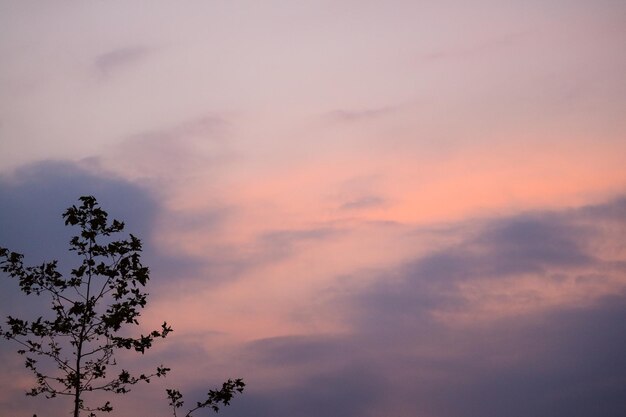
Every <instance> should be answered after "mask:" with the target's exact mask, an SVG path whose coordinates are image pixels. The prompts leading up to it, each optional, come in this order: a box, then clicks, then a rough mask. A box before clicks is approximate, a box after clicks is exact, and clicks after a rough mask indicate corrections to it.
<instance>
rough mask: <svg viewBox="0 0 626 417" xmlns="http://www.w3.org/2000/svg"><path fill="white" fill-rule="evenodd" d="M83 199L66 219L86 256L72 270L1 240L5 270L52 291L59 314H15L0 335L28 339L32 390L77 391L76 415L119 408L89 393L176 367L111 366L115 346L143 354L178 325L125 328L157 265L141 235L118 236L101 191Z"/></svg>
mask: <svg viewBox="0 0 626 417" xmlns="http://www.w3.org/2000/svg"><path fill="white" fill-rule="evenodd" d="M80 201H81V203H82V204H81V205H80V206H79V207H76V206H72V207H70V208H68V209H67V210H66V211H65V213H63V218H64V219H65V224H66V225H70V226H78V227H79V228H80V233H79V234H78V235H76V236H74V237H73V238H72V239H71V240H70V251H73V252H75V253H76V255H78V256H79V257H80V259H81V263H80V265H78V267H76V268H75V269H72V270H71V272H70V273H69V276H67V277H64V276H63V275H62V274H61V273H59V272H58V270H57V261H52V262H44V263H43V264H41V265H39V266H24V264H23V262H22V259H23V255H21V254H19V253H15V252H11V251H9V250H8V249H6V248H1V247H0V270H1V271H3V272H5V273H7V274H8V275H9V276H10V277H11V278H16V279H18V281H19V286H20V289H21V291H22V292H24V293H25V294H27V295H31V294H34V295H37V296H40V295H47V296H49V297H50V302H51V310H52V312H51V317H49V318H44V317H38V318H36V319H35V320H31V321H28V320H23V319H20V318H15V317H11V316H9V317H7V321H6V323H7V325H8V327H7V328H0V334H1V335H2V336H4V337H5V338H6V339H10V340H13V341H15V342H17V343H18V344H19V345H21V346H20V350H18V353H19V354H21V355H23V356H24V357H25V366H26V368H28V369H30V370H31V371H32V372H33V373H34V374H35V377H36V386H35V387H34V388H32V389H31V391H30V392H27V395H31V396H37V395H40V394H44V395H45V396H46V397H47V398H53V397H57V396H69V397H72V399H73V416H74V417H79V415H80V412H81V411H83V410H84V411H87V412H89V416H90V417H95V415H96V414H95V412H96V411H102V412H110V411H112V410H113V407H112V406H111V403H110V401H106V402H105V403H104V404H100V405H97V406H95V407H93V406H87V405H86V404H85V401H84V394H85V393H87V392H92V391H106V392H110V393H115V394H125V393H127V392H129V391H130V387H131V386H132V385H135V384H137V383H139V382H150V379H151V378H153V377H162V376H165V375H166V373H167V372H168V371H169V370H170V369H169V368H166V367H164V366H163V365H161V366H158V367H156V369H155V370H153V371H152V372H150V373H147V374H145V373H142V374H139V375H133V374H131V373H130V372H129V371H128V370H126V369H123V368H122V369H121V371H119V372H118V373H117V372H116V373H115V374H114V375H112V376H111V373H112V372H109V371H110V370H111V368H113V367H114V366H115V365H117V363H116V360H115V355H114V354H115V351H116V350H118V349H132V350H134V351H136V352H139V353H142V354H143V353H145V351H146V350H147V349H149V348H150V347H151V346H152V344H153V343H154V341H155V339H159V338H165V337H166V336H167V335H168V334H169V333H170V332H172V328H171V327H170V326H169V325H168V324H167V323H166V322H164V323H163V324H162V325H161V328H160V329H158V330H153V331H152V332H150V333H148V334H147V335H143V334H142V335H140V336H139V337H137V338H133V337H126V336H125V334H126V332H123V329H124V327H127V326H128V325H131V326H132V325H138V324H139V323H138V318H139V316H140V312H141V309H143V308H144V307H145V306H146V301H147V293H145V292H144V291H143V288H144V287H145V285H146V283H147V282H148V280H149V270H148V268H147V267H146V266H144V265H142V263H141V260H140V254H141V250H142V246H141V241H140V240H139V239H138V238H136V237H135V236H133V235H132V234H131V235H129V237H128V239H126V240H114V239H113V238H112V237H111V236H112V235H114V234H116V233H120V232H122V230H123V229H124V223H122V222H120V221H117V220H113V221H112V222H111V223H109V222H108V215H107V213H106V212H105V211H104V210H102V209H101V208H100V207H99V205H98V203H97V201H96V199H95V198H94V197H93V196H83V197H81V198H80ZM41 359H47V360H48V361H49V362H51V363H52V364H53V365H54V366H55V369H56V370H55V372H54V373H53V374H48V373H46V372H44V371H42V370H41V369H42V368H41V366H40V363H39V361H40V360H41ZM244 385H245V384H244V383H243V381H242V380H241V379H237V380H228V381H227V382H225V383H224V385H223V387H222V389H221V390H217V391H213V390H212V391H209V393H208V398H207V400H206V401H204V402H199V403H197V405H198V407H196V409H198V408H204V407H211V408H212V409H214V410H215V411H217V410H218V409H219V407H218V404H220V403H221V404H224V405H228V404H229V401H230V399H231V398H232V396H233V394H234V393H235V392H241V391H243V387H244ZM167 393H168V398H169V399H170V405H171V406H172V407H173V408H174V414H175V410H176V408H178V407H180V406H182V400H181V398H182V395H181V394H180V392H179V391H178V390H173V389H168V390H167ZM172 395H174V396H176V397H177V402H176V404H172ZM196 409H193V410H190V412H189V413H188V414H187V415H191V413H192V412H193V411H195V410H196Z"/></svg>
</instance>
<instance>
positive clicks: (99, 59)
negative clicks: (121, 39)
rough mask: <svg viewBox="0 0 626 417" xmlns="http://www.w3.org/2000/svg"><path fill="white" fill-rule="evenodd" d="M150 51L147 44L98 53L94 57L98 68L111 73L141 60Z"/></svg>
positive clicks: (103, 73)
mask: <svg viewBox="0 0 626 417" xmlns="http://www.w3.org/2000/svg"><path fill="white" fill-rule="evenodd" d="M149 53H150V48H148V47H146V46H127V47H122V48H118V49H114V50H111V51H109V52H106V53H103V54H101V55H98V56H96V57H95V59H94V66H95V68H96V70H97V71H98V72H99V73H100V74H102V75H110V74H112V73H113V72H114V71H116V70H119V69H121V68H124V67H128V66H130V65H132V64H134V63H136V62H139V61H140V60H142V59H143V58H145V57H146V56H147V55H148V54H149Z"/></svg>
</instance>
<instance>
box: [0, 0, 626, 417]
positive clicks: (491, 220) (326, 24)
mask: <svg viewBox="0 0 626 417" xmlns="http://www.w3.org/2000/svg"><path fill="white" fill-rule="evenodd" d="M625 21H626V7H625V6H624V5H623V4H621V3H620V2H615V1H609V0H606V1H596V2H582V1H574V0H572V1H557V0H555V1H547V2H537V1H530V2H529V1H525V2H524V1H509V2H496V1H478V2H472V3H471V4H470V3H469V2H465V3H464V2H455V1H438V2H434V1H431V2H416V1H400V0H398V1H387V2H363V1H352V0H340V1H322V2H308V1H301V2H287V1H266V2H250V1H242V2H217V1H215V2H205V1H189V2H185V3H184V4H179V3H176V4H174V3H168V2H162V1H138V2H132V3H125V4H121V3H117V2H81V3H79V2H65V3H51V2H50V3H43V4H42V3H41V2H33V1H20V2H9V1H0V57H2V58H1V59H0V92H1V93H0V246H10V247H11V248H12V249H14V250H16V251H19V252H24V253H26V254H29V253H33V256H44V255H46V254H47V253H48V252H46V249H47V248H50V247H54V248H55V249H54V252H53V253H54V255H52V254H51V255H48V256H61V257H63V256H65V255H63V249H62V248H63V247H62V246H60V247H59V246H58V242H60V244H61V245H63V244H64V243H63V242H64V241H63V240H58V236H54V233H55V232H56V233H58V231H59V230H60V229H59V228H55V225H52V224H48V223H49V222H56V223H58V226H60V224H61V218H60V213H61V212H62V211H63V209H64V208H65V207H67V206H69V205H71V204H73V203H74V202H75V200H76V198H77V197H78V196H79V195H81V194H94V195H96V197H98V198H99V199H100V201H101V203H102V205H103V207H104V208H105V209H106V210H108V211H109V212H110V213H111V214H112V215H114V216H117V217H120V218H121V219H122V220H126V221H127V224H128V225H129V227H130V230H131V231H133V233H137V234H138V235H139V236H140V237H141V238H142V239H143V240H144V241H145V242H146V247H147V250H146V259H147V262H148V265H149V266H150V267H151V269H152V281H151V286H152V287H151V289H150V292H151V294H152V297H151V299H150V304H149V308H148V309H147V311H146V312H145V314H144V322H145V326H146V328H149V327H151V326H153V325H154V323H158V322H159V321H161V320H163V319H166V320H167V321H168V322H171V323H172V324H173V326H174V328H175V333H174V335H173V336H172V340H170V341H169V342H167V341H166V342H164V343H163V346H159V347H156V348H155V349H154V350H153V352H151V353H152V354H151V355H146V357H145V358H142V359H141V361H140V362H141V363H143V362H145V363H146V364H150V363H157V362H160V361H164V362H168V364H169V365H171V367H172V368H173V369H174V374H173V375H172V376H171V378H170V379H171V380H168V381H167V383H168V384H170V385H180V386H182V387H184V388H185V389H186V390H187V392H189V393H190V394H189V397H190V398H189V400H190V401H191V402H192V403H193V402H195V401H196V400H197V399H199V398H197V399H196V398H192V397H193V395H200V394H202V391H203V390H206V387H207V386H210V385H211V384H215V383H216V382H217V381H221V380H223V379H224V378H227V377H229V376H241V377H243V378H244V379H245V380H246V381H247V382H248V390H247V392H246V393H245V394H244V395H243V396H242V397H241V398H239V399H237V401H236V403H234V404H233V406H232V407H231V408H230V409H229V410H224V415H226V416H229V415H239V416H243V415H254V416H270V415H271V416H275V417H281V416H285V417H287V416H290V417H291V416H302V417H308V416H311V417H313V416H319V415H325V416H335V415H336V416H347V417H366V416H381V415H390V416H398V417H409V416H416V417H447V416H461V417H470V416H482V417H484V416H498V415H511V414H516V413H519V414H520V415H547V414H549V415H556V416H560V415H563V416H566V415H567V416H568V417H570V416H578V415H580V416H585V417H589V416H613V415H616V413H617V414H619V413H624V412H626V403H625V402H624V400H623V398H622V395H623V394H626V393H625V392H624V386H626V383H625V382H626V364H625V363H624V360H623V358H621V356H623V355H621V353H620V354H619V355H618V353H617V352H623V350H624V348H626V335H625V333H624V326H623V323H624V320H626V311H625V310H624V305H626V303H624V301H625V294H626V293H625V291H626V273H625V271H626V270H625V267H624V265H625V262H626V241H625V240H624V236H625V235H624V232H625V231H626V205H625V203H624V201H625V200H624V199H625V198H626V168H625V167H626V118H624V111H625V110H626V77H625V76H624V74H626V53H625V52H624V51H625V50H626V49H625V48H624V45H625V44H626V25H624V22H625ZM39 230H44V231H47V232H49V233H50V236H48V235H46V236H44V237H37V239H41V242H39V243H37V242H34V239H33V237H34V236H38V233H39V232H38V231H39ZM55 239H57V240H55ZM46 242H50V244H46ZM53 242H54V243H53ZM57 253H59V254H60V255H56V254H57ZM64 259H66V260H69V259H68V258H67V257H65V258H64ZM31 261H32V262H33V263H36V262H38V261H39V259H38V258H33V259H31ZM5 281H6V280H4V281H2V283H1V284H0V285H2V287H1V288H8V286H9V284H10V283H7V282H5ZM6 291H8V290H6ZM7 294H8V295H7ZM1 301H2V304H1V307H0V312H2V313H3V314H4V315H7V314H10V311H11V308H12V307H14V306H17V305H19V303H20V302H19V301H18V299H17V298H16V297H15V295H14V293H13V292H6V293H5V295H4V296H3V298H2V299H1ZM13 350H14V349H13V346H10V345H9V343H8V342H7V343H3V344H1V345H0V358H1V359H2V361H3V363H7V364H8V365H7V367H6V368H7V369H6V372H5V373H4V375H3V376H0V415H4V414H7V413H9V414H11V415H16V416H17V415H25V416H26V415H29V416H30V415H32V413H34V412H38V415H39V416H40V417H41V416H45V415H47V414H46V411H45V410H46V408H43V407H58V408H50V409H49V410H65V408H64V406H63V403H62V402H60V401H59V402H50V403H46V402H45V401H34V402H33V401H32V400H30V399H26V398H23V396H22V394H21V390H23V389H25V388H26V387H28V386H29V384H30V383H31V379H30V375H28V373H27V372H26V370H24V369H22V368H21V363H20V362H19V358H18V357H17V355H15V353H14V352H13ZM620 355H621V356H620ZM155 385H156V384H155ZM168 386H169V385H168ZM164 387H165V385H163V386H161V385H158V386H148V387H144V388H141V389H139V390H138V392H137V393H136V394H137V395H136V396H133V395H132V394H130V395H129V396H128V398H124V399H119V400H117V401H116V403H115V404H116V405H117V407H116V413H117V414H116V413H114V414H113V415H120V416H122V415H137V416H142V415H146V416H148V415H150V416H153V415H164V416H165V415H168V410H167V409H166V407H165V405H166V402H165V400H164V399H163V389H164ZM579 390H582V391H584V392H585V394H584V395H579ZM624 398H626V395H624ZM55 412H56V411H55ZM59 412H60V411H59Z"/></svg>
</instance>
